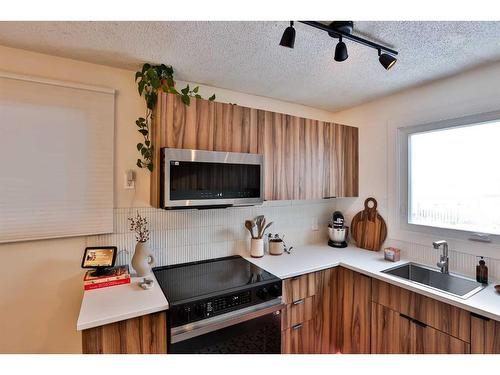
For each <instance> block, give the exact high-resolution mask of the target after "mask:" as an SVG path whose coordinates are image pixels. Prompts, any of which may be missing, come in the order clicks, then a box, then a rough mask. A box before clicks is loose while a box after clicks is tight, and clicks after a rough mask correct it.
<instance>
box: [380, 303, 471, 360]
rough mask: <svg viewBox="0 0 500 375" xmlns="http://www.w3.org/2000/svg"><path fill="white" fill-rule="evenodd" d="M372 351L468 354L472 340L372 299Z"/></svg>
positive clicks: (381, 352) (384, 352) (383, 352)
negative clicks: (432, 325) (418, 319)
mask: <svg viewBox="0 0 500 375" xmlns="http://www.w3.org/2000/svg"><path fill="white" fill-rule="evenodd" d="M371 352H372V354H467V353H470V345H469V343H467V342H465V341H462V340H460V339H458V338H456V337H453V336H451V335H448V334H446V333H444V332H441V331H438V330H437V329H434V328H432V327H429V326H428V325H426V324H424V323H422V322H419V321H416V320H415V319H412V318H411V317H409V316H407V315H404V314H402V313H399V312H397V311H394V310H391V309H389V308H388V307H385V306H382V305H380V304H377V303H374V302H372V328H371Z"/></svg>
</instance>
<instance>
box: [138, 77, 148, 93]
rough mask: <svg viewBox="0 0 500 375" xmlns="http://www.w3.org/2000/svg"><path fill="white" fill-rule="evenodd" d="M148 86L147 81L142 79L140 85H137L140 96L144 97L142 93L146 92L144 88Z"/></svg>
mask: <svg viewBox="0 0 500 375" xmlns="http://www.w3.org/2000/svg"><path fill="white" fill-rule="evenodd" d="M145 86H146V81H144V80H143V79H141V80H140V81H139V84H138V85H137V89H138V90H139V96H142V93H143V92H144V87H145Z"/></svg>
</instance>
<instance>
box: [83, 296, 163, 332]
mask: <svg viewBox="0 0 500 375" xmlns="http://www.w3.org/2000/svg"><path fill="white" fill-rule="evenodd" d="M168 309H169V305H168V303H167V304H166V305H165V306H158V307H153V308H149V309H145V310H137V311H131V312H127V313H124V314H121V315H115V316H112V317H109V318H106V319H100V320H94V321H90V322H86V323H78V322H77V323H76V330H77V331H83V330H86V329H91V328H96V327H101V326H104V325H106V324H111V323H116V322H121V321H123V320H127V319H132V318H138V317H140V316H144V315H148V314H153V313H157V312H160V311H166V310H168Z"/></svg>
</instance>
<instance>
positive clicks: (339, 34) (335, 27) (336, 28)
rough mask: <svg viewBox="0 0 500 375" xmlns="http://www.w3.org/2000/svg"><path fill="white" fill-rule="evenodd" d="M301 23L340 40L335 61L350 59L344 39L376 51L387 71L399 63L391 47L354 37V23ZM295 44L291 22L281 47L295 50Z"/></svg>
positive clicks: (282, 38)
mask: <svg viewBox="0 0 500 375" xmlns="http://www.w3.org/2000/svg"><path fill="white" fill-rule="evenodd" d="M299 22H300V23H303V24H305V25H308V26H311V27H314V28H316V29H319V30H323V31H326V32H327V33H328V35H330V36H331V37H332V38H335V39H338V40H339V41H338V43H337V45H336V46H335V61H339V62H340V61H345V60H347V58H348V54H347V47H346V45H345V43H344V42H343V41H342V39H343V38H345V39H349V40H350V41H352V42H356V43H359V44H362V45H364V46H367V47H370V48H374V49H376V50H377V51H378V56H379V62H380V64H382V66H383V67H384V68H385V69H386V70H389V69H391V68H392V67H393V66H394V64H395V63H396V61H397V59H396V57H395V56H396V55H397V54H398V52H397V51H395V50H393V49H391V48H389V47H385V46H383V45H381V44H378V43H375V42H372V41H370V40H368V39H365V38H361V37H359V36H356V35H353V34H352V30H353V26H354V24H353V22H352V21H334V22H332V23H330V24H329V25H326V24H324V23H321V22H317V21H299ZM294 44H295V29H294V28H293V21H290V26H288V27H287V28H286V29H285V31H284V33H283V36H282V37H281V42H280V45H281V46H284V47H288V48H293V45H294ZM382 52H384V53H382Z"/></svg>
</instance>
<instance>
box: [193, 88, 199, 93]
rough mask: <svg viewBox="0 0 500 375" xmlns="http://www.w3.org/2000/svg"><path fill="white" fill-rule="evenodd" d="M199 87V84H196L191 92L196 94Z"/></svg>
mask: <svg viewBox="0 0 500 375" xmlns="http://www.w3.org/2000/svg"><path fill="white" fill-rule="evenodd" d="M199 89H200V86H196V87H195V88H194V89H193V92H194V93H195V94H196V93H197V92H198V90H199Z"/></svg>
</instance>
